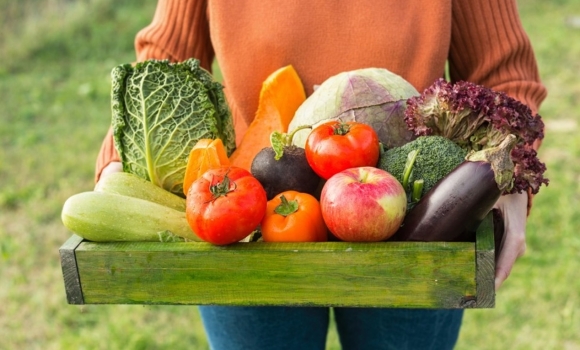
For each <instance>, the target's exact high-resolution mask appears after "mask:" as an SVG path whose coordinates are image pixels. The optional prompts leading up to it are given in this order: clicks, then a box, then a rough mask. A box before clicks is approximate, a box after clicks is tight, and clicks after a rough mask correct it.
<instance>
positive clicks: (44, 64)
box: [0, 0, 580, 350]
mask: <svg viewBox="0 0 580 350" xmlns="http://www.w3.org/2000/svg"><path fill="white" fill-rule="evenodd" d="M519 6H520V12H521V16H522V21H523V23H524V26H525V28H526V30H527V31H528V34H529V36H530V39H531V41H532V44H533V45H534V48H535V50H536V54H537V58H538V62H539V65H540V71H541V75H542V79H543V81H544V83H545V84H546V86H547V87H548V90H549V97H548V99H547V100H546V101H545V103H544V104H543V106H542V108H541V110H540V114H541V115H542V116H543V117H544V120H545V122H546V138H545V140H544V143H543V146H542V148H541V150H540V157H541V158H542V159H543V160H544V161H545V162H546V163H547V165H548V172H547V176H548V177H549V178H550V179H551V183H550V185H549V186H548V187H546V188H544V189H542V191H541V193H540V195H539V196H538V197H537V198H536V201H535V205H534V209H533V212H532V216H531V217H530V220H529V223H528V251H527V254H526V255H525V256H524V257H522V258H521V259H520V260H519V261H518V263H517V264H516V266H515V268H514V270H513V272H512V275H511V276H510V278H509V279H508V281H507V282H506V283H505V285H504V286H503V287H502V288H501V289H500V290H499V291H498V294H497V299H496V304H497V306H496V308H495V309H490V310H467V311H466V313H465V322H464V326H463V328H462V331H461V335H460V339H459V343H458V346H457V349H526V350H528V349H565V350H574V349H580V272H579V271H580V235H578V234H577V232H578V229H579V228H580V225H579V223H580V215H578V212H577V210H576V208H577V207H578V205H579V201H580V188H579V185H578V183H579V182H580V163H579V162H578V159H580V154H579V153H580V138H578V137H577V133H578V131H579V129H578V123H579V122H580V80H579V79H578V78H579V76H578V74H579V72H580V60H579V57H580V4H579V3H578V1H577V0H558V1H556V0H553V1H549V2H548V1H541V0H520V1H519ZM154 7H155V1H147V2H143V1H137V0H126V1H122V2H115V1H112V0H84V1H81V0H77V1H72V0H19V1H11V0H0V33H2V34H1V35H0V96H2V99H1V100H0V101H1V102H0V310H1V311H0V339H1V341H0V348H3V349H4V348H5V349H206V348H207V342H206V339H205V336H204V333H203V329H202V326H201V323H200V319H199V315H198V313H197V309H196V308H195V307H193V306H191V307H188V306H135V305H133V306H129V305H104V306H97V305H86V306H72V305H68V304H67V303H66V298H65V293H64V284H63V281H62V274H61V270H60V262H59V255H58V248H59V247H60V246H61V245H62V243H63V242H64V241H65V240H66V239H67V238H68V237H69V235H70V233H69V232H67V231H66V229H64V227H63V226H62V224H61V222H60V209H61V207H62V204H63V202H64V201H65V200H66V198H68V197H69V196H70V195H72V194H75V193H77V192H80V191H84V190H88V189H91V188H92V186H93V182H92V181H93V169H94V164H95V158H96V155H97V151H98V148H99V145H100V142H101V141H102V138H103V135H104V133H105V132H106V129H107V127H108V125H109V122H110V119H109V118H110V111H109V110H110V106H109V103H110V98H109V90H110V80H109V72H110V70H111V68H112V67H114V66H115V65H117V64H120V63H125V62H131V61H133V60H134V49H133V39H134V36H135V33H136V32H137V31H138V30H139V29H140V28H142V27H143V26H145V25H146V24H148V23H149V21H150V19H151V17H152V14H153V11H154ZM327 348H328V349H338V348H339V346H338V341H337V337H336V333H335V331H334V329H332V328H331V331H330V333H329V339H328V347H327Z"/></svg>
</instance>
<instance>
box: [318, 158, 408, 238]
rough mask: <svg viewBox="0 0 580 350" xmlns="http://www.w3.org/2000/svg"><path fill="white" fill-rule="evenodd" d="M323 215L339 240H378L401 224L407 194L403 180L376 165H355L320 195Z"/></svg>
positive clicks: (389, 235)
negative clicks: (356, 166)
mask: <svg viewBox="0 0 580 350" xmlns="http://www.w3.org/2000/svg"><path fill="white" fill-rule="evenodd" d="M320 206H321V210H322V217H323V218H324V222H325V223H326V225H327V226H328V229H329V230H330V231H331V232H332V234H333V235H335V236H336V237H337V238H338V239H340V240H343V241H348V242H378V241H383V240H385V239H387V238H389V237H391V236H392V235H393V234H394V233H395V232H396V231H397V230H398V229H399V227H400V226H401V223H402V222H403V219H404V217H405V212H406V210H407V195H406V194H405V190H404V189H403V186H402V185H401V184H400V183H399V181H398V180H397V179H396V178H395V177H394V176H393V175H391V174H389V173H388V172H386V171H384V170H382V169H378V168H375V167H358V168H351V169H347V170H344V171H342V172H339V173H337V174H335V175H333V176H332V177H331V178H330V179H328V181H326V183H325V184H324V187H323V188H322V193H321V194H320Z"/></svg>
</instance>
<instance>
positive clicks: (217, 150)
mask: <svg viewBox="0 0 580 350" xmlns="http://www.w3.org/2000/svg"><path fill="white" fill-rule="evenodd" d="M222 165H230V160H229V158H228V156H227V152H226V149H225V147H224V144H223V142H222V140H221V139H215V140H213V139H201V140H199V141H198V142H197V143H196V144H195V146H193V148H192V149H191V151H190V152H189V158H188V160H187V167H186V169H185V177H184V179H183V193H184V194H185V195H186V196H187V192H188V191H189V188H190V187H191V184H192V183H193V182H194V181H195V180H197V179H199V178H200V177H201V175H203V173H205V172H206V171H208V170H209V169H212V168H218V167H220V166H222Z"/></svg>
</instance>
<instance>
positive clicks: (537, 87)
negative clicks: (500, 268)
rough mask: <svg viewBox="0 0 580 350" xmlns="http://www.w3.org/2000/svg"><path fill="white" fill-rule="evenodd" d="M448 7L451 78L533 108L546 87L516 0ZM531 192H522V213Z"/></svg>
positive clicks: (459, 1)
mask: <svg viewBox="0 0 580 350" xmlns="http://www.w3.org/2000/svg"><path fill="white" fill-rule="evenodd" d="M452 12H453V15H452V33H451V47H450V54H449V72H450V77H451V79H452V80H454V81H457V80H467V81H471V82H474V83H476V84H481V85H485V86H488V87H490V88H492V89H494V90H497V91H504V92H505V93H507V94H508V95H510V96H512V97H513V98H515V99H517V100H519V101H520V102H522V103H524V104H526V105H527V106H528V107H530V109H531V110H532V112H533V113H537V111H538V109H539V108H540V104H541V103H542V101H543V100H544V99H545V98H546V94H547V93H546V89H545V87H544V85H543V84H542V83H541V81H540V76H539V72H538V67H537V62H536V58H535V56H534V52H533V49H532V45H531V43H530V40H529V38H528V36H527V34H526V33H525V31H524V28H523V26H522V23H521V20H520V17H519V14H518V9H517V4H516V1H515V0H508V1H505V0H473V1H472V0H470V1H467V0H454V1H453V9H452ZM540 143H541V140H537V141H536V143H535V144H534V148H535V149H538V148H539V147H540ZM532 197H533V196H532V194H531V193H528V213H529V211H530V208H531V205H532Z"/></svg>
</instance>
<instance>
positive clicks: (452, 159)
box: [379, 135, 467, 196]
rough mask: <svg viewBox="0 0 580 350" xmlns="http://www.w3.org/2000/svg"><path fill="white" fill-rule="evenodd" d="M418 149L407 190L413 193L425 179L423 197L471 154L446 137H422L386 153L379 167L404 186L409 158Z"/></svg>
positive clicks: (382, 155)
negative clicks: (417, 185) (414, 187)
mask: <svg viewBox="0 0 580 350" xmlns="http://www.w3.org/2000/svg"><path fill="white" fill-rule="evenodd" d="M414 150H417V151H418V152H417V156H416V158H415V162H414V163H413V167H412V171H411V175H410V177H409V180H408V184H409V185H408V186H407V188H405V190H406V191H407V193H411V192H412V185H413V183H414V182H415V181H416V180H420V179H423V181H424V183H423V190H422V191H421V196H422V195H424V194H425V193H427V191H429V190H430V189H431V188H432V187H433V186H434V185H435V184H436V183H437V182H438V181H439V180H441V179H442V178H443V177H445V175H447V174H449V173H450V172H451V171H452V170H453V169H455V168H456V167H457V166H458V165H459V164H461V163H462V162H463V161H464V159H465V156H466V155H467V151H465V150H463V149H462V148H461V147H460V146H459V145H457V144H456V143H455V142H453V141H451V140H450V139H448V138H446V137H443V136H435V135H433V136H419V137H418V138H416V139H415V140H413V141H411V142H408V143H406V144H404V145H403V146H401V147H394V148H390V149H388V150H386V151H385V152H383V154H381V157H380V160H379V167H380V168H381V169H383V170H386V171H388V172H389V173H391V174H392V175H393V176H394V177H396V178H397V180H399V182H400V183H403V176H404V171H405V164H406V162H407V156H408V155H409V153H410V152H412V151H414Z"/></svg>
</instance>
